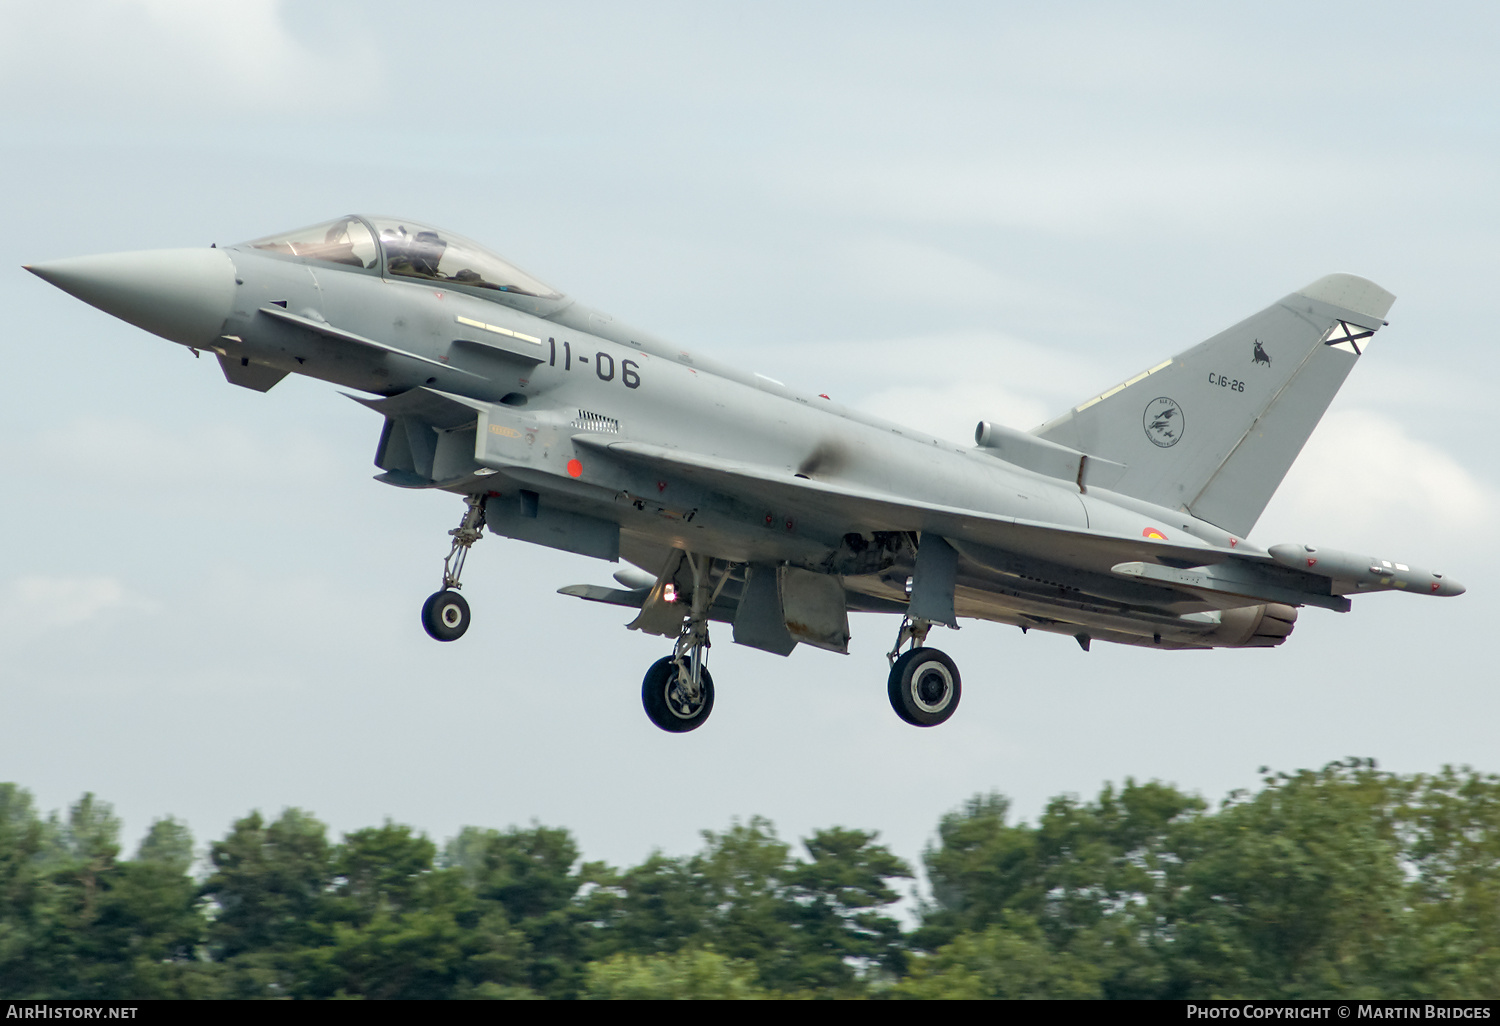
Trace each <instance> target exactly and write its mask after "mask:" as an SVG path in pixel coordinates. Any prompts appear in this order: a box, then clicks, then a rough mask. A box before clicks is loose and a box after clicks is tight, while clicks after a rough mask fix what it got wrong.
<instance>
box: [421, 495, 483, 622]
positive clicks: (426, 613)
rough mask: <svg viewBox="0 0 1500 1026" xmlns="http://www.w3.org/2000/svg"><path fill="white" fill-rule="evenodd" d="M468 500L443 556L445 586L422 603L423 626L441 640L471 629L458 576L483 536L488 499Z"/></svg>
mask: <svg viewBox="0 0 1500 1026" xmlns="http://www.w3.org/2000/svg"><path fill="white" fill-rule="evenodd" d="M464 502H465V503H466V504H467V505H468V509H466V510H464V518H463V520H462V521H460V522H459V525H458V526H457V527H455V528H454V529H453V530H451V531H449V532H448V534H449V535H450V536H451V537H452V538H453V547H452V548H450V549H449V550H448V558H447V559H445V560H443V587H442V589H441V590H439V591H436V592H434V593H433V594H431V595H429V596H427V601H426V602H424V603H422V627H423V629H425V630H426V631H427V633H428V634H429V635H430V636H432V637H433V638H435V639H436V640H438V641H457V640H458V639H459V638H461V637H463V636H464V631H466V630H468V629H469V603H468V602H466V601H464V597H463V596H462V595H460V594H459V593H458V589H459V588H462V587H463V585H462V584H460V583H459V580H458V579H459V577H460V576H462V575H463V572H464V562H465V561H466V560H467V559H468V558H469V548H470V547H471V546H472V545H473V544H474V543H475V542H477V541H478V540H479V539H480V538H482V537H483V529H484V499H483V497H481V496H478V495H466V496H464Z"/></svg>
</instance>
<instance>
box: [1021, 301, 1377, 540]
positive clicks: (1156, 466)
mask: <svg viewBox="0 0 1500 1026" xmlns="http://www.w3.org/2000/svg"><path fill="white" fill-rule="evenodd" d="M1395 300H1396V297H1395V296H1393V295H1391V294H1390V293H1389V292H1387V291H1385V289H1383V288H1381V287H1380V286H1379V285H1376V284H1375V283H1374V282H1372V281H1367V280H1366V279H1364V278H1358V277H1355V276H1354V275H1352V274H1330V275H1328V276H1327V277H1326V278H1319V279H1318V280H1317V281H1315V282H1313V283H1312V284H1311V285H1309V286H1307V287H1306V288H1304V289H1301V290H1299V291H1297V292H1294V293H1292V294H1291V295H1289V296H1287V297H1286V298H1285V299H1282V300H1281V301H1279V302H1277V303H1275V304H1273V305H1271V306H1269V307H1267V308H1266V309H1264V310H1262V311H1261V312H1260V313H1258V314H1255V315H1254V316H1252V317H1249V318H1247V319H1246V320H1243V321H1241V322H1240V323H1239V324H1236V325H1235V326H1234V327H1232V328H1230V329H1228V330H1227V331H1222V332H1220V333H1219V334H1217V335H1215V336H1214V337H1213V338H1211V339H1209V340H1208V341H1206V342H1203V343H1201V344H1199V345H1196V346H1194V347H1193V348H1192V349H1189V350H1187V351H1186V352H1184V353H1180V354H1178V355H1177V356H1174V357H1172V359H1170V360H1167V361H1164V362H1163V363H1160V364H1157V365H1156V366H1155V367H1152V368H1151V369H1150V370H1147V371H1143V372H1142V373H1140V374H1137V375H1136V376H1135V377H1133V378H1131V379H1130V380H1128V381H1125V382H1123V383H1122V384H1119V385H1116V386H1115V387H1114V388H1112V389H1110V390H1109V391H1107V392H1105V393H1103V394H1102V395H1098V396H1095V397H1094V398H1092V399H1089V400H1088V401H1087V402H1084V403H1082V404H1080V405H1078V406H1076V407H1074V408H1073V409H1072V410H1070V411H1069V412H1067V413H1065V414H1063V415H1062V416H1061V417H1058V418H1057V419H1056V420H1052V421H1049V422H1048V423H1046V424H1043V425H1042V426H1041V427H1039V428H1037V429H1036V430H1035V431H1034V432H1033V434H1036V435H1038V436H1040V437H1041V438H1045V439H1047V440H1048V441H1051V442H1057V443H1059V444H1061V445H1066V446H1070V447H1071V448H1074V449H1078V450H1080V451H1082V452H1086V453H1088V454H1090V455H1092V456H1099V457H1102V458H1103V459H1107V460H1111V461H1113V462H1115V463H1121V464H1124V465H1125V470H1124V471H1123V472H1122V473H1121V474H1120V475H1119V477H1118V478H1117V479H1116V480H1114V481H1110V482H1107V483H1106V482H1104V481H1101V482H1099V483H1100V484H1101V485H1105V486H1106V487H1109V488H1111V489H1113V490H1115V491H1117V492H1121V493H1124V494H1126V495H1132V496H1135V497H1136V498H1140V499H1145V500H1147V501H1149V502H1154V503H1158V504H1160V505H1163V506H1169V507H1172V508H1177V509H1185V510H1188V511H1189V512H1191V513H1192V514H1193V515H1194V516H1196V517H1199V518H1200V519H1203V520H1206V521H1208V522H1209V523H1211V524H1215V525H1217V526H1219V527H1222V528H1223V529H1224V530H1226V531H1229V532H1231V533H1233V534H1238V535H1240V536H1241V537H1243V536H1244V535H1246V534H1248V533H1249V531H1250V529H1251V528H1252V527H1253V526H1254V525H1255V522H1256V520H1258V519H1259V518H1260V514H1261V512H1262V511H1263V510H1264V509H1265V508H1266V503H1268V502H1270V501H1271V496H1272V494H1274V493H1275V491H1276V488H1277V487H1278V486H1279V485H1280V484H1281V479H1282V478H1283V477H1285V476H1286V472H1287V470H1288V469H1289V468H1290V467H1291V465H1292V461H1293V460H1295V459H1296V458H1297V454H1298V453H1299V452H1301V451H1302V446H1303V444H1304V443H1305V442H1306V441H1307V439H1308V436H1309V435H1311V434H1312V430H1313V428H1314V427H1316V426H1317V423H1318V421H1319V420H1320V419H1321V418H1322V416H1323V412H1324V411H1325V410H1327V409H1328V404H1329V403H1330V402H1331V401H1332V400H1333V396H1334V394H1335V393H1336V392H1337V391H1338V390H1339V386H1340V385H1342V384H1343V383H1344V378H1346V377H1347V376H1348V374H1349V371H1350V370H1351V369H1352V368H1353V367H1354V363H1355V361H1356V360H1358V359H1359V357H1360V354H1361V353H1363V352H1364V349H1365V346H1366V345H1367V344H1368V342H1369V339H1370V336H1372V335H1373V334H1374V333H1375V332H1376V331H1377V330H1379V329H1380V327H1381V326H1382V325H1383V324H1384V323H1385V319H1384V318H1385V315H1386V313H1387V312H1388V311H1389V310H1390V308H1391V304H1392V303H1393V302H1395Z"/></svg>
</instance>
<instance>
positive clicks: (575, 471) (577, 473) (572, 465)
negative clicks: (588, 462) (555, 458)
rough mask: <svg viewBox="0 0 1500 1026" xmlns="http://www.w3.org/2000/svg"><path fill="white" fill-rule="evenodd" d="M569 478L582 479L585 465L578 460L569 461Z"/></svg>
mask: <svg viewBox="0 0 1500 1026" xmlns="http://www.w3.org/2000/svg"><path fill="white" fill-rule="evenodd" d="M568 476H569V477H582V476H583V464H582V463H579V462H578V461H577V460H569V461H568Z"/></svg>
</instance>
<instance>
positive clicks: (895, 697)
mask: <svg viewBox="0 0 1500 1026" xmlns="http://www.w3.org/2000/svg"><path fill="white" fill-rule="evenodd" d="M886 690H887V692H888V693H889V694H890V697H891V708H892V709H895V710H896V715H897V716H899V717H901V718H902V719H903V720H905V721H906V722H907V723H910V724H911V725H912V726H914V727H935V726H937V725H938V724H939V723H942V722H943V721H944V720H946V719H947V718H948V717H949V716H952V715H953V710H955V709H957V708H958V696H959V678H958V667H957V666H955V665H953V660H952V659H949V658H948V656H947V655H946V654H944V653H942V652H939V651H938V650H937V649H935V648H914V649H912V650H911V651H910V652H907V653H905V654H904V655H902V656H901V657H900V658H899V659H897V660H896V664H895V665H894V666H892V667H891V677H890V681H889V683H888V685H887V688H886Z"/></svg>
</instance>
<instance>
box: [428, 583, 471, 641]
mask: <svg viewBox="0 0 1500 1026" xmlns="http://www.w3.org/2000/svg"><path fill="white" fill-rule="evenodd" d="M422 626H423V627H425V628H427V633H428V634H430V635H432V636H433V637H434V638H436V639H437V640H439V641H457V640H458V639H459V638H461V637H463V636H464V631H466V630H468V629H469V604H468V603H467V602H465V601H464V597H463V596H462V595H460V594H459V593H458V592H456V591H447V590H443V591H440V592H437V593H435V594H433V595H429V596H428V597H427V601H426V602H424V603H422Z"/></svg>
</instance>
